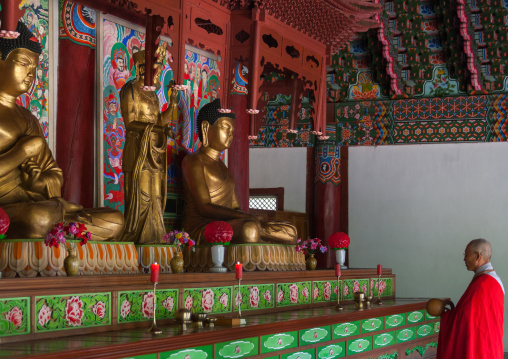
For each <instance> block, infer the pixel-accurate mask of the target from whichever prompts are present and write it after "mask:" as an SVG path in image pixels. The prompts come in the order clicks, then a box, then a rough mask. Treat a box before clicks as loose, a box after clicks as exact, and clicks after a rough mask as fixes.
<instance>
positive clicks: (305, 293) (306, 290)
mask: <svg viewBox="0 0 508 359" xmlns="http://www.w3.org/2000/svg"><path fill="white" fill-rule="evenodd" d="M302 295H303V297H304V298H305V299H307V298H309V288H307V287H305V288H303V289H302Z"/></svg>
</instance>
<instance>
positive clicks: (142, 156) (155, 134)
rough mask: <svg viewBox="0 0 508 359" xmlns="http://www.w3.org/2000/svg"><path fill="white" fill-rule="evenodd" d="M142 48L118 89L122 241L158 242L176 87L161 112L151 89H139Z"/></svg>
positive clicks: (163, 233) (141, 79)
mask: <svg viewBox="0 0 508 359" xmlns="http://www.w3.org/2000/svg"><path fill="white" fill-rule="evenodd" d="M144 59H145V52H144V51H139V52H137V53H135V54H134V64H135V66H136V79H135V80H132V81H129V82H128V83H126V84H125V86H124V87H122V90H121V91H120V101H121V105H120V106H121V109H122V117H123V119H124V122H125V128H126V130H127V134H126V141H125V148H124V151H123V172H124V178H125V222H126V223H125V232H124V235H123V237H122V240H123V241H127V242H136V243H139V244H146V243H162V237H164V235H165V234H166V229H165V227H164V221H163V213H164V208H165V207H166V191H167V169H166V165H167V162H166V156H167V155H166V152H167V143H168V136H171V137H174V132H173V130H172V129H171V126H170V123H169V122H170V119H171V117H172V115H173V113H174V111H175V109H176V90H172V91H171V96H170V105H169V107H168V109H167V110H166V111H165V112H164V113H163V114H161V112H160V110H159V100H158V98H157V95H156V94H155V93H154V92H153V90H147V91H145V90H143V89H142V87H143V85H144V64H145V61H144Z"/></svg>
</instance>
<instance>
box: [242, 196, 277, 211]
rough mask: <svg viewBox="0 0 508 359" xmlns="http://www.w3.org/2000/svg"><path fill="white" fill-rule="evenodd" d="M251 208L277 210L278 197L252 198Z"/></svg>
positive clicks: (250, 200) (250, 201)
mask: <svg viewBox="0 0 508 359" xmlns="http://www.w3.org/2000/svg"><path fill="white" fill-rule="evenodd" d="M249 208H251V209H265V210H268V211H276V210H277V196H250V197H249Z"/></svg>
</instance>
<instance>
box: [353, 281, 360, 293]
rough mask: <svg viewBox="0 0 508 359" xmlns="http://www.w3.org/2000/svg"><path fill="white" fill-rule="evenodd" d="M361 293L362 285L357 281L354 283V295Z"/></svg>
mask: <svg viewBox="0 0 508 359" xmlns="http://www.w3.org/2000/svg"><path fill="white" fill-rule="evenodd" d="M359 291H360V283H359V282H358V281H357V280H355V281H354V282H353V293H356V292H359Z"/></svg>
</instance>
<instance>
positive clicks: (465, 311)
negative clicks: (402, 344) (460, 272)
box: [437, 239, 504, 359]
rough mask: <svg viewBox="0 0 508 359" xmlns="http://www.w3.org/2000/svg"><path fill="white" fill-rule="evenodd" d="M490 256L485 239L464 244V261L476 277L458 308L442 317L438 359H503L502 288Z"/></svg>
mask: <svg viewBox="0 0 508 359" xmlns="http://www.w3.org/2000/svg"><path fill="white" fill-rule="evenodd" d="M491 255H492V248H491V246H490V243H489V242H488V241H486V240H485V239H475V240H473V241H471V242H470V243H469V244H468V245H467V247H466V252H465V253H464V262H465V263H466V267H467V270H469V271H474V272H475V275H474V277H473V280H472V281H471V284H469V286H468V288H467V290H466V292H465V293H464V294H463V295H462V297H461V298H460V300H459V302H458V303H457V306H456V307H455V308H453V309H451V310H447V311H445V312H444V313H443V314H442V315H441V330H440V332H439V345H438V348H437V359H503V320H504V287H503V283H502V282H501V279H500V278H499V276H498V275H497V274H496V272H495V271H494V268H493V267H492V264H491V263H490V257H491Z"/></svg>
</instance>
